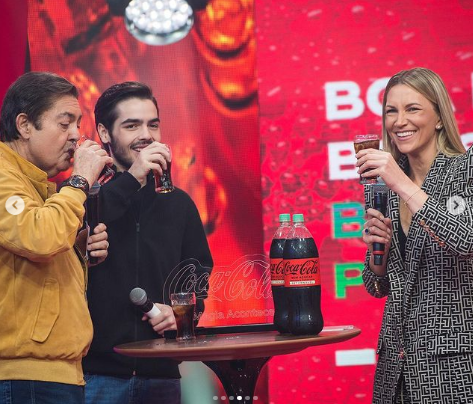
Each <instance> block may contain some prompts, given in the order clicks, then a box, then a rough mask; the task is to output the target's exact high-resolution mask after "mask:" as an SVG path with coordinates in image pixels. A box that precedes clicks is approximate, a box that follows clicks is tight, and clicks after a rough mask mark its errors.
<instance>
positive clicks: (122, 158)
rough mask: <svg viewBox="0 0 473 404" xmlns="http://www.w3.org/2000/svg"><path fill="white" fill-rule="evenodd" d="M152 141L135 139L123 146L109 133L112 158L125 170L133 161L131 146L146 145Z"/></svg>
mask: <svg viewBox="0 0 473 404" xmlns="http://www.w3.org/2000/svg"><path fill="white" fill-rule="evenodd" d="M151 143H152V141H147V140H146V141H142V140H141V141H136V142H134V143H132V144H130V145H128V146H125V147H124V146H123V145H120V144H118V142H117V141H116V140H115V139H114V137H113V135H112V134H111V133H110V151H111V154H112V157H113V159H114V160H115V161H116V163H115V164H116V165H117V166H121V167H123V169H125V170H126V171H128V170H129V169H130V167H131V166H132V165H133V163H134V162H135V160H134V158H133V152H134V151H133V148H135V147H138V146H148V145H150V144H151Z"/></svg>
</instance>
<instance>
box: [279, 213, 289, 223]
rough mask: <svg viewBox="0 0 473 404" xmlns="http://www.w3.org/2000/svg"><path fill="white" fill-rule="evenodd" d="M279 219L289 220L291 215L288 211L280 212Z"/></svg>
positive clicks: (281, 220) (282, 220)
mask: <svg viewBox="0 0 473 404" xmlns="http://www.w3.org/2000/svg"><path fill="white" fill-rule="evenodd" d="M279 221H280V222H281V223H282V222H290V221H291V215H290V214H289V213H281V214H280V215H279Z"/></svg>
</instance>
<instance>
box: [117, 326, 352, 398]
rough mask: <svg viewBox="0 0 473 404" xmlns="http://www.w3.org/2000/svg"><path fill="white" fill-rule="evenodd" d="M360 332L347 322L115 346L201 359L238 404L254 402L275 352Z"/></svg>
mask: <svg viewBox="0 0 473 404" xmlns="http://www.w3.org/2000/svg"><path fill="white" fill-rule="evenodd" d="M360 332H361V331H360V329H358V328H355V327H352V326H348V327H326V328H324V329H323V331H322V332H321V333H320V334H319V335H316V336H308V335H305V336H294V335H281V334H279V333H277V332H275V331H266V332H255V333H244V334H243V333H242V334H226V335H211V336H205V335H202V336H198V337H197V338H196V339H195V340H192V341H186V342H177V341H175V340H165V339H154V340H148V341H137V342H131V343H128V344H122V345H118V346H116V347H115V348H114V349H115V351H116V352H118V353H119V354H122V355H127V356H133V357H145V358H150V357H156V358H171V359H175V360H178V361H202V362H203V363H205V364H206V365H207V366H208V367H209V368H210V369H212V370H213V371H214V372H215V374H216V375H217V377H218V378H219V379H220V381H221V382H222V385H223V387H224V389H225V392H226V393H227V395H228V396H229V397H234V398H235V399H236V398H237V397H238V401H236V402H238V403H239V404H251V403H252V402H253V393H254V390H255V386H256V381H257V380H258V376H259V373H260V371H261V369H262V368H263V366H264V365H265V364H266V362H267V361H268V360H269V359H271V357H272V356H274V355H286V354H290V353H294V352H298V351H301V350H303V349H305V348H308V347H311V346H317V345H326V344H333V343H336V342H343V341H346V340H349V339H351V338H354V337H356V336H357V335H359V334H360Z"/></svg>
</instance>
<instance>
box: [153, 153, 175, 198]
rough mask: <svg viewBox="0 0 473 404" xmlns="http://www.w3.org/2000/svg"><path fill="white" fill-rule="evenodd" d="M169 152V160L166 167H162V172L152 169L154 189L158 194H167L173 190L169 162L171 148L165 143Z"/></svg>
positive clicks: (170, 162)
mask: <svg viewBox="0 0 473 404" xmlns="http://www.w3.org/2000/svg"><path fill="white" fill-rule="evenodd" d="M166 147H167V149H168V151H169V154H170V155H171V161H168V162H167V167H166V169H164V168H163V174H162V175H159V173H158V172H157V171H156V170H153V175H154V190H155V191H156V193H159V194H167V193H169V192H172V191H174V185H173V183H172V179H171V164H172V154H171V148H170V147H169V146H168V145H166Z"/></svg>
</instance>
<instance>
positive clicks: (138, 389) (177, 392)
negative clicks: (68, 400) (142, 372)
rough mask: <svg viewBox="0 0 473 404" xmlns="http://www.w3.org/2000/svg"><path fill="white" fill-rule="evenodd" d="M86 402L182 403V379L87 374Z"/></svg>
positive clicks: (111, 403) (115, 403)
mask: <svg viewBox="0 0 473 404" xmlns="http://www.w3.org/2000/svg"><path fill="white" fill-rule="evenodd" d="M84 379H85V382H86V386H85V403H86V404H181V384H180V380H179V379H150V378H145V377H138V376H133V377H131V378H125V377H123V378H122V377H112V376H103V375H96V374H88V373H86V374H85V375H84Z"/></svg>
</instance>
